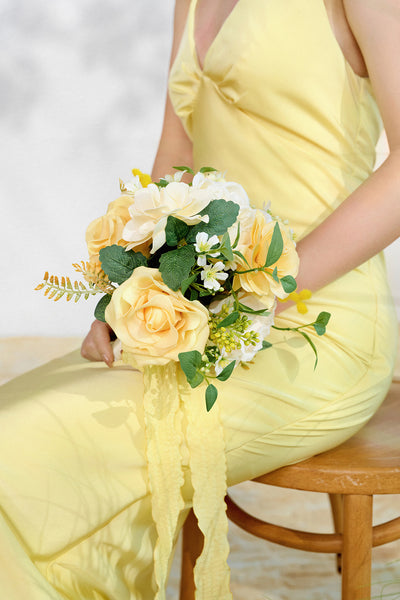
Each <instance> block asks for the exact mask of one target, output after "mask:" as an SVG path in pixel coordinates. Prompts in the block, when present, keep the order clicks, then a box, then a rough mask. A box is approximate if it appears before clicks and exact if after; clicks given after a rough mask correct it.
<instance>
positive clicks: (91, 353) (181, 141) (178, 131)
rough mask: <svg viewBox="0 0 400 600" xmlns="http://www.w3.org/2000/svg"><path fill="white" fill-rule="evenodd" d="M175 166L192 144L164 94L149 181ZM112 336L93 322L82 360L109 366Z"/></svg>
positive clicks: (179, 4) (184, 7)
mask: <svg viewBox="0 0 400 600" xmlns="http://www.w3.org/2000/svg"><path fill="white" fill-rule="evenodd" d="M189 4H190V0H176V4H175V14H174V37H173V43H172V51H171V65H172V63H173V61H174V60H175V56H176V53H177V52H178V48H179V44H180V41H181V38H182V33H183V30H184V27H185V23H186V18H187V13H188V10H189ZM174 165H187V166H189V167H190V166H192V144H191V141H190V139H189V138H188V136H187V135H186V133H185V130H184V129H183V127H182V123H181V121H180V119H179V118H178V117H177V116H176V114H175V113H174V110H173V108H172V105H171V102H170V100H169V97H168V94H167V101H166V105H165V114H164V123H163V128H162V133H161V138H160V143H159V146H158V150H157V154H156V158H155V161H154V166H153V170H152V178H153V179H154V180H155V179H159V178H160V177H163V176H164V175H166V173H170V172H171V170H172V167H173V166H174ZM111 333H112V331H111V329H110V327H109V326H108V325H107V324H106V323H102V322H101V321H97V320H95V321H93V323H92V326H91V328H90V331H89V333H88V334H87V336H86V337H85V339H84V340H83V344H82V347H81V354H82V356H83V358H86V359H88V360H95V361H104V362H105V363H106V364H107V365H108V366H109V367H110V366H111V365H112V363H113V361H114V357H113V352H112V347H111V344H110V336H111Z"/></svg>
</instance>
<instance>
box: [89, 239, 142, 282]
mask: <svg viewBox="0 0 400 600" xmlns="http://www.w3.org/2000/svg"><path fill="white" fill-rule="evenodd" d="M99 256H100V261H101V267H102V269H103V271H104V272H105V273H106V275H108V278H109V280H110V281H113V282H115V283H118V284H121V283H124V281H126V280H127V279H129V277H130V276H131V275H132V273H133V271H134V270H135V269H136V268H137V267H145V266H147V258H146V257H145V256H143V254H142V253H141V252H134V251H133V250H128V252H127V251H126V250H125V249H124V248H123V247H122V246H118V245H117V244H113V245H112V246H106V247H105V248H102V249H101V250H100V253H99Z"/></svg>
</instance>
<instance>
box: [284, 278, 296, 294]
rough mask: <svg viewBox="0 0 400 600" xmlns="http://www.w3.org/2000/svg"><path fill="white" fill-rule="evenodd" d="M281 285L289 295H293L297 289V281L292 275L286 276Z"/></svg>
mask: <svg viewBox="0 0 400 600" xmlns="http://www.w3.org/2000/svg"><path fill="white" fill-rule="evenodd" d="M281 284H282V287H283V289H284V291H285V292H286V293H287V294H291V293H292V292H294V290H295V289H296V288H297V283H296V280H295V278H294V277H292V276H291V275H285V277H282V279H281Z"/></svg>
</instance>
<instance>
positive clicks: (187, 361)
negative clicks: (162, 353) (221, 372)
mask: <svg viewBox="0 0 400 600" xmlns="http://www.w3.org/2000/svg"><path fill="white" fill-rule="evenodd" d="M178 358H179V362H180V365H181V369H182V371H183V372H184V373H185V375H186V379H187V381H188V383H189V385H190V386H191V387H192V388H195V387H197V386H198V385H200V384H201V383H202V381H203V380H204V375H203V374H202V373H201V372H200V367H201V354H200V352H198V350H191V351H190V352H180V353H179V354H178Z"/></svg>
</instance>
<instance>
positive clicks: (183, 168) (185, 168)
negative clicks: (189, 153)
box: [172, 167, 194, 175]
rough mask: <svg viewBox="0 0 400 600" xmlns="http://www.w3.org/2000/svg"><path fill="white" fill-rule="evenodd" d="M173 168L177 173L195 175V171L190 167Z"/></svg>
mask: <svg viewBox="0 0 400 600" xmlns="http://www.w3.org/2000/svg"><path fill="white" fill-rule="evenodd" d="M172 168H173V169H175V171H183V172H184V173H190V174H191V175H194V171H193V169H191V168H190V167H172Z"/></svg>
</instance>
